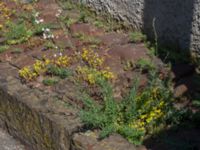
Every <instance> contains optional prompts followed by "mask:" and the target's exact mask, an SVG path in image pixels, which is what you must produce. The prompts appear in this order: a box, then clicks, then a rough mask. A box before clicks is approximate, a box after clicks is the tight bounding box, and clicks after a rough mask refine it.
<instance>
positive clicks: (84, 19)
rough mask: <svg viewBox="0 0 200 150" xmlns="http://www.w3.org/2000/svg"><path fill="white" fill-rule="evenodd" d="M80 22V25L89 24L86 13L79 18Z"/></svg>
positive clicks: (82, 13)
mask: <svg viewBox="0 0 200 150" xmlns="http://www.w3.org/2000/svg"><path fill="white" fill-rule="evenodd" d="M78 22H80V23H87V22H88V20H87V16H86V14H85V13H84V12H81V14H80V17H79V18H78Z"/></svg>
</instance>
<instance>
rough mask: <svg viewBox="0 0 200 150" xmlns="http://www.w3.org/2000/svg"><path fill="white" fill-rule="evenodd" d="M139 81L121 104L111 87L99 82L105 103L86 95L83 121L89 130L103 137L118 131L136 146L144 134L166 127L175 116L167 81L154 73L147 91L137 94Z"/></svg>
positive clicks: (82, 111)
mask: <svg viewBox="0 0 200 150" xmlns="http://www.w3.org/2000/svg"><path fill="white" fill-rule="evenodd" d="M138 82H139V81H138V80H136V81H135V82H134V86H133V88H132V89H131V90H130V92H129V94H128V95H127V96H126V97H124V98H123V99H122V100H121V102H120V103H119V102H116V101H115V99H114V97H113V91H112V87H111V85H110V84H109V83H108V82H106V81H105V80H103V79H101V78H100V79H97V83H98V85H99V87H100V89H101V95H102V102H101V103H98V102H95V100H94V99H92V98H91V97H90V96H88V95H85V96H84V97H83V102H84V109H82V110H81V111H80V118H81V120H82V121H83V122H84V123H85V124H86V125H88V127H92V128H98V129H101V133H100V138H104V137H106V136H108V135H110V134H111V133H114V132H115V133H119V134H121V135H122V136H124V137H125V138H127V139H128V140H129V141H130V142H132V143H134V144H136V145H139V144H141V142H142V140H143V139H144V137H145V135H147V134H152V133H153V132H154V131H156V130H158V129H159V128H161V127H162V126H164V125H166V123H167V120H169V118H170V117H171V116H172V114H173V113H172V112H173V111H172V110H173V106H172V105H171V104H172V100H173V98H172V92H171V90H170V88H169V85H168V82H167V81H166V82H165V81H162V80H160V79H159V78H158V77H157V74H155V73H151V75H150V82H149V84H148V86H147V88H145V89H143V90H142V91H141V92H138Z"/></svg>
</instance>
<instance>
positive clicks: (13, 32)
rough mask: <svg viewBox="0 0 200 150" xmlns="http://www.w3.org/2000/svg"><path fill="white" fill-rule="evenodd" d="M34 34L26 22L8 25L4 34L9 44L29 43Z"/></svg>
mask: <svg viewBox="0 0 200 150" xmlns="http://www.w3.org/2000/svg"><path fill="white" fill-rule="evenodd" d="M32 35H33V32H32V31H31V30H30V29H28V28H27V27H26V25H25V23H24V22H22V23H12V22H9V23H7V31H6V32H5V33H4V36H5V38H6V40H7V41H6V42H7V44H11V45H12V44H19V43H23V42H26V41H28V39H29V38H30V37H31V36H32Z"/></svg>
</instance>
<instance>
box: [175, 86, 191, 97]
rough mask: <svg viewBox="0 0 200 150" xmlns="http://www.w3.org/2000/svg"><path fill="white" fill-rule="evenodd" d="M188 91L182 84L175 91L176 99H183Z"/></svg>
mask: <svg viewBox="0 0 200 150" xmlns="http://www.w3.org/2000/svg"><path fill="white" fill-rule="evenodd" d="M187 91H188V88H187V86H186V85H185V84H181V85H179V86H177V87H176V88H175V89H174V97H175V98H178V97H181V96H182V95H183V94H184V93H186V92H187Z"/></svg>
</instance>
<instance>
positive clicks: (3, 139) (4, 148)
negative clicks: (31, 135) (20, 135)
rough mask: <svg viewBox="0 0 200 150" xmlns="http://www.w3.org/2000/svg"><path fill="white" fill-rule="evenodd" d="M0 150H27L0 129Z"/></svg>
mask: <svg viewBox="0 0 200 150" xmlns="http://www.w3.org/2000/svg"><path fill="white" fill-rule="evenodd" d="M0 150H28V149H27V148H26V147H25V146H24V145H22V144H21V143H20V142H19V141H17V140H15V139H14V138H13V137H12V136H10V135H9V134H8V133H7V132H6V131H4V130H2V129H1V128H0Z"/></svg>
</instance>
